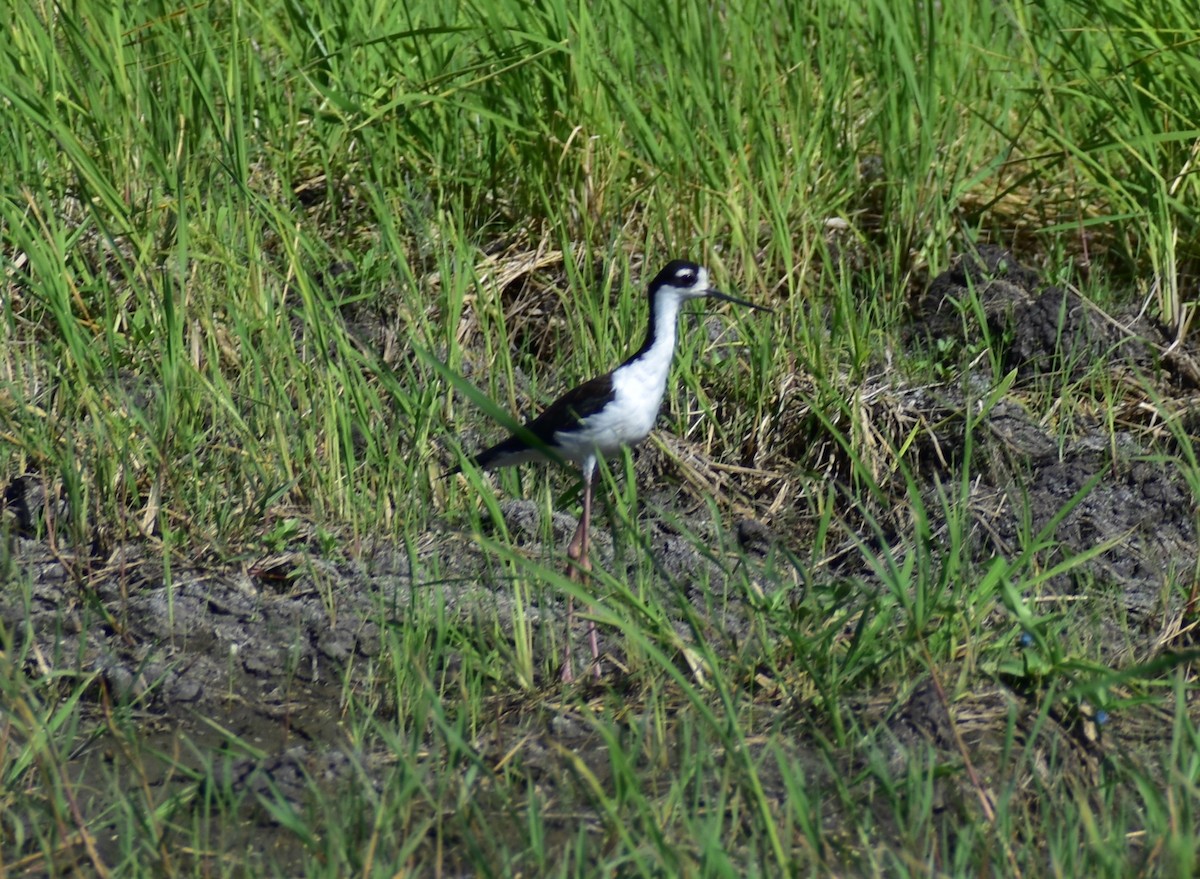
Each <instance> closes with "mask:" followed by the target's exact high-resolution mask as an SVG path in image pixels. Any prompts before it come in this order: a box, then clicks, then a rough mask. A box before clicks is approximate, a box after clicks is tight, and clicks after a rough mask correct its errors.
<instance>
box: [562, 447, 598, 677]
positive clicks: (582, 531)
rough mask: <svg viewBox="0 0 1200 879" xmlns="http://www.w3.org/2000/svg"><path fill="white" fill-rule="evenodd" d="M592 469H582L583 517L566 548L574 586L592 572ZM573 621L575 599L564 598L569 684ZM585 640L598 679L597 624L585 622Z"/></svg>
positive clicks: (564, 672)
mask: <svg viewBox="0 0 1200 879" xmlns="http://www.w3.org/2000/svg"><path fill="white" fill-rule="evenodd" d="M595 470H596V468H595V465H592V466H586V465H585V467H584V471H583V515H582V516H580V517H579V527H578V528H576V529H575V535H574V536H573V537H572V538H571V542H570V543H569V544H568V545H567V558H569V559H570V560H571V563H570V565H568V567H567V576H568V577H569V578H570V579H571V580H572V581H575V582H580V583H582V582H583V578H584V577H585V576H586V573H587V572H588V571H590V570H591V569H592V560H591V556H590V555H589V553H588V536H589V534H588V532H589V531H590V530H591V521H592V475H593V474H594V473H595ZM574 621H575V599H574V597H573V596H570V595H568V596H567V633H566V638H565V639H564V640H565V645H564V647H563V670H562V679H563V680H564V681H568V682H569V681H572V680H574V678H575V674H574V671H573V662H572V655H571V629H572V625H573V623H574ZM588 638H589V639H590V641H591V643H592V659H593V662H594V666H595V673H596V677H597V678H599V677H600V641H599V636H598V635H597V634H596V621H595V620H588Z"/></svg>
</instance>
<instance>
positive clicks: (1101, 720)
mask: <svg viewBox="0 0 1200 879" xmlns="http://www.w3.org/2000/svg"><path fill="white" fill-rule="evenodd" d="M1106 723H1108V712H1107V711H1105V710H1104V709H1103V708H1101V709H1100V710H1099V711H1097V712H1096V725H1097V726H1104V725H1105V724H1106Z"/></svg>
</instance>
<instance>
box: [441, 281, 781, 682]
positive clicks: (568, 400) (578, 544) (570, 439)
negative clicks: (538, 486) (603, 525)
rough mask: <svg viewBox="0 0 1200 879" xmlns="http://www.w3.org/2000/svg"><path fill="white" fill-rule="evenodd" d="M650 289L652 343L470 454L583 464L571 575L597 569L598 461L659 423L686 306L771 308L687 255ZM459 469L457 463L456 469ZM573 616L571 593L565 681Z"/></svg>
mask: <svg viewBox="0 0 1200 879" xmlns="http://www.w3.org/2000/svg"><path fill="white" fill-rule="evenodd" d="M649 293H650V323H649V326H648V328H647V330H646V341H645V342H643V343H642V347H641V348H639V349H638V350H637V352H636V353H635V354H634V355H633V356H632V357H630V358H629V359H628V360H626V361H625V362H624V363H622V364H621V365H620V366H618V367H617V368H616V369H614V370H613V371H612V372H609V373H607V374H605V375H602V376H599V377H598V378H594V379H592V380H591V381H588V382H584V383H583V384H581V385H579V387H577V388H573V389H571V390H569V391H567V392H566V393H565V394H563V395H562V396H561V397H559V398H558V399H557V400H555V401H554V402H553V403H551V404H550V405H549V406H548V407H546V410H545V411H544V412H542V414H540V415H538V416H537V417H536V418H534V419H532V420H530V421H528V422H526V424H525V426H524V428H523V429H522V430H521V431H520V432H519V433H517V434H513V435H512V436H510V437H508V439H506V440H504V441H502V442H499V443H497V444H496V445H494V446H492V447H491V448H489V449H485V450H484V451H482V452H480V453H479V454H477V455H475V456H474V458H472V459H471V460H472V461H473V462H474V464H475V465H476V466H477V467H482V468H486V469H491V468H495V467H507V466H510V465H513V464H521V463H524V462H525V461H532V460H536V459H546V458H547V457H558V458H560V459H562V460H566V461H571V462H573V463H575V464H577V465H578V466H579V469H580V471H581V472H582V474H583V515H582V516H581V517H580V519H579V527H578V528H577V529H576V530H575V536H574V537H572V538H571V543H570V544H569V545H568V547H567V556H568V557H569V558H570V560H571V565H570V567H569V568H568V569H567V575H568V576H569V577H571V578H572V579H575V578H577V577H579V576H580V572H586V571H588V570H590V569H591V563H590V561H589V559H588V529H589V527H590V522H591V517H592V478H593V476H594V475H595V473H596V462H597V460H598V459H599V458H600V457H601V456H603V457H605V458H611V457H612V456H614V455H616V454H617V453H618V452H619V451H620V450H621V447H622V446H632V445H635V444H637V443H640V442H641V441H642V440H644V439H645V438H646V436H647V434H649V433H650V429H651V428H652V427H653V426H654V420H655V418H657V417H658V410H659V407H660V406H661V405H662V399H663V394H664V393H666V389H667V374H668V372H669V371H670V368H671V357H672V355H673V354H674V352H675V334H676V317H677V316H678V314H679V308H680V306H681V305H683V303H684V302H686V301H687V300H689V299H700V298H703V297H709V298H713V299H724V300H725V301H727V302H735V303H737V304H738V305H745V306H748V307H749V308H758V309H762V310H763V311H769V309H765V308H762V306H759V305H755V304H754V303H752V302H746V301H745V300H743V299H737V298H735V297H733V296H730V295H729V294H727V293H722V292H721V291H720V290H716V289H714V288H713V287H711V286H710V285H709V280H708V270H707V269H705V268H704V267H703V266H698V265H696V264H695V263H690V262H685V261H683V260H675V261H673V262H671V263H670V264H668V265H667V267H666V268H664V269H663V270H662V271H661V272H659V273H658V275H656V276H655V278H654V280H653V281H651V282H650V289H649ZM458 470H459V468H458V467H455V468H454V469H453V470H452V471H451V472H452V473H455V472H457V471H458ZM573 617H574V601H573V599H572V598H571V597H570V596H568V598H567V634H566V645H565V647H564V651H563V670H562V678H563V680H564V681H570V680H571V679H572V678H573V676H574V675H573V672H572V661H571V654H572V651H571V624H572V622H573ZM588 637H589V639H590V640H591V644H592V659H593V662H594V667H595V670H596V676H597V677H600V647H599V643H598V639H597V636H596V623H595V622H594V621H591V622H589V625H588Z"/></svg>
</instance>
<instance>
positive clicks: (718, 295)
mask: <svg viewBox="0 0 1200 879" xmlns="http://www.w3.org/2000/svg"><path fill="white" fill-rule="evenodd" d="M705 295H706V296H708V297H709V298H710V299H724V300H725V301H726V302H732V303H734V304H735V305H744V306H746V307H747V308H753V309H754V310H755V311H770V310H771V309H769V308H767V307H766V306H765V305H755V304H754V303H753V302H747V301H746V300H745V299H738V298H737V297H736V296H730V295H729V294H728V293H722V292H721V291H720V290H713V289H712V288H711V287H710V288H709V290H708V292H707V293H706V294H705Z"/></svg>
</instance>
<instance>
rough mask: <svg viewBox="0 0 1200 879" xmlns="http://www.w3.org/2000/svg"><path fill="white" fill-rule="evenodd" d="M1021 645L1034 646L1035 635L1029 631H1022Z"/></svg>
mask: <svg viewBox="0 0 1200 879" xmlns="http://www.w3.org/2000/svg"><path fill="white" fill-rule="evenodd" d="M1021 646H1022V647H1032V646H1033V635H1031V634H1029V633H1028V632H1022V633H1021Z"/></svg>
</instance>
